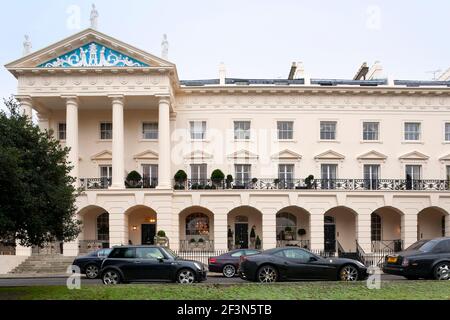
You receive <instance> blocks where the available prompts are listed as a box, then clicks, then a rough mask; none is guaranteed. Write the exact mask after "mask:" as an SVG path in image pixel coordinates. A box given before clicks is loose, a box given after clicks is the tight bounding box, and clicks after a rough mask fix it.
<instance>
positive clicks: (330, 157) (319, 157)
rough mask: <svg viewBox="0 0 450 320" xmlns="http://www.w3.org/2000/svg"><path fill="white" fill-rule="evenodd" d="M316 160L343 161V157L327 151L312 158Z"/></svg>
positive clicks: (337, 153)
mask: <svg viewBox="0 0 450 320" xmlns="http://www.w3.org/2000/svg"><path fill="white" fill-rule="evenodd" d="M314 159H316V160H343V159H345V156H344V155H342V154H340V153H339V152H336V151H333V150H327V151H325V152H322V153H321V154H318V155H317V156H315V157H314Z"/></svg>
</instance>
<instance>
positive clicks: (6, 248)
mask: <svg viewBox="0 0 450 320" xmlns="http://www.w3.org/2000/svg"><path fill="white" fill-rule="evenodd" d="M15 254H16V244H15V243H9V242H1V241H0V256H14V255H15Z"/></svg>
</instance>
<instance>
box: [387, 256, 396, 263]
mask: <svg viewBox="0 0 450 320" xmlns="http://www.w3.org/2000/svg"><path fill="white" fill-rule="evenodd" d="M387 262H388V263H396V262H397V257H389V258H388V261H387Z"/></svg>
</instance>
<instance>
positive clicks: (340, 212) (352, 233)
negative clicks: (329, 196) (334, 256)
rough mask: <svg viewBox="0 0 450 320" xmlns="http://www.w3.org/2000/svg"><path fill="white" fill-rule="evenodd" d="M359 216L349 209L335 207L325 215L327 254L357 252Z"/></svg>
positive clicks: (325, 247)
mask: <svg viewBox="0 0 450 320" xmlns="http://www.w3.org/2000/svg"><path fill="white" fill-rule="evenodd" d="M356 218H357V214H356V212H355V211H353V210H352V209H350V208H347V207H335V208H332V209H330V210H328V211H327V212H325V215H324V249H325V251H326V252H339V251H342V252H356Z"/></svg>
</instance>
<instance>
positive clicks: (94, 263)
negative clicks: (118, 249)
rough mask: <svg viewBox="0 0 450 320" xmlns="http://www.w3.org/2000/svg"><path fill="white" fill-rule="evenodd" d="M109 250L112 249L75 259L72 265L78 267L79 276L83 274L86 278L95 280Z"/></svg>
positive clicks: (101, 250)
mask: <svg viewBox="0 0 450 320" xmlns="http://www.w3.org/2000/svg"><path fill="white" fill-rule="evenodd" d="M111 250H112V249H100V250H96V251H94V252H91V253H89V254H87V255H85V256H81V257H77V258H76V259H75V260H74V261H73V263H72V264H73V265H74V266H78V267H79V268H80V272H81V274H85V275H86V277H87V278H89V279H95V278H97V277H98V276H99V275H100V269H101V266H102V262H103V260H104V259H105V258H106V257H107V256H108V254H109V253H110V252H111Z"/></svg>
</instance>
